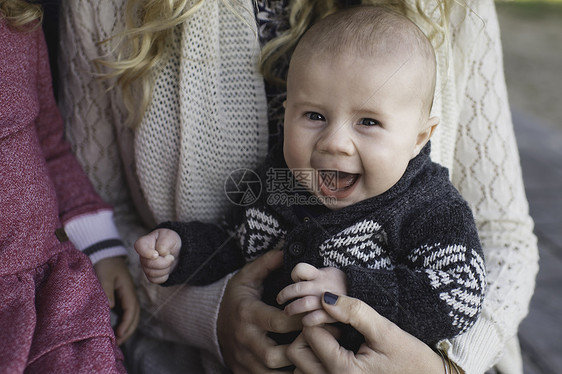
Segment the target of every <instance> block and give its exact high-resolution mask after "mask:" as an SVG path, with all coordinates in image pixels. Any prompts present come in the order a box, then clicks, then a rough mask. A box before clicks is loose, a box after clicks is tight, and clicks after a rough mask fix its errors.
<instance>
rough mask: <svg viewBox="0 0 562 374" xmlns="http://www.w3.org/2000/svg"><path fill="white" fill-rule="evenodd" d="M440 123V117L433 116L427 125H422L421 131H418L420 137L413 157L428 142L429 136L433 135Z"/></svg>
mask: <svg viewBox="0 0 562 374" xmlns="http://www.w3.org/2000/svg"><path fill="white" fill-rule="evenodd" d="M438 124H439V117H431V118H429V119H428V120H427V122H426V123H425V126H423V127H422V129H421V130H420V132H419V133H418V138H417V139H416V146H415V147H414V154H413V156H412V158H414V157H416V156H417V155H418V154H419V153H420V151H421V150H422V148H423V147H424V146H425V145H426V144H427V142H428V141H429V138H431V136H432V135H433V132H434V131H435V128H436V127H437V125H438Z"/></svg>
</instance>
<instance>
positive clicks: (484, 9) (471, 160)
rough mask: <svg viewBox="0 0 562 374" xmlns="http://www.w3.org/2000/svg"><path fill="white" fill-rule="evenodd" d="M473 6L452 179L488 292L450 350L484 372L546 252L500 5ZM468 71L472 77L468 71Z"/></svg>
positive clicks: (519, 313)
mask: <svg viewBox="0 0 562 374" xmlns="http://www.w3.org/2000/svg"><path fill="white" fill-rule="evenodd" d="M469 5H471V6H472V7H473V8H472V9H470V11H469V14H468V15H467V16H466V19H465V20H464V22H462V23H461V24H460V27H458V28H455V27H453V29H452V34H453V38H454V39H453V46H454V53H455V64H456V67H457V68H458V69H459V70H458V72H457V73H456V77H457V89H458V90H459V91H458V92H459V94H458V97H457V101H458V104H459V105H460V119H459V128H458V133H457V138H456V146H455V156H454V167H453V173H452V181H453V184H454V185H455V186H456V187H457V188H458V189H459V191H460V192H461V194H462V195H463V197H464V198H465V199H466V200H467V201H468V202H469V204H470V205H471V208H472V210H473V212H474V216H475V220H476V224H477V227H478V232H479V235H480V240H481V243H482V247H483V251H484V255H485V261H486V267H487V271H488V289H487V293H486V297H485V300H484V305H483V309H482V314H481V317H480V318H479V320H478V321H477V322H476V324H475V325H474V326H473V327H472V328H471V329H470V330H469V331H468V332H467V333H466V334H464V335H462V336H460V337H457V338H455V339H453V340H452V341H450V342H448V341H446V342H443V344H444V347H445V348H447V349H448V354H449V356H450V357H451V358H452V359H453V360H454V361H455V362H457V363H458V364H459V365H460V366H461V367H462V368H463V369H464V370H465V372H466V373H468V374H480V373H483V372H484V371H486V370H487V369H488V368H489V367H491V366H492V365H493V364H494V363H496V362H497V361H498V360H499V358H500V356H501V353H502V351H503V349H504V346H505V344H506V342H507V341H508V340H509V339H510V338H512V337H513V336H515V334H516V333H517V328H518V325H519V323H520V322H521V320H522V319H523V317H525V315H526V314H527V311H528V306H529V302H530V298H531V296H532V294H533V290H534V285H535V276H536V273H537V271H538V249H537V242H536V238H535V236H534V234H533V232H532V230H533V221H532V219H531V217H530V216H529V213H528V203H527V200H526V196H525V191H524V187H523V181H522V176H521V168H520V164H519V156H518V150H517V145H516V142H515V136H514V133H513V125H512V121H511V114H510V109H509V105H508V99H507V92H506V87H505V80H504V72H503V60H502V50H501V43H500V35H499V26H498V20H497V16H496V13H495V8H494V3H493V1H491V0H488V1H480V0H479V1H472V2H469ZM459 62H461V63H459ZM461 65H462V68H463V69H464V72H465V74H461V73H460V70H461V69H460V66H461ZM451 344H452V347H451Z"/></svg>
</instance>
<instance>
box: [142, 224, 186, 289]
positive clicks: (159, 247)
mask: <svg viewBox="0 0 562 374" xmlns="http://www.w3.org/2000/svg"><path fill="white" fill-rule="evenodd" d="M180 248H181V238H180V236H179V235H178V233H177V232H175V231H173V230H170V229H157V230H154V231H152V232H151V233H150V234H148V235H145V236H141V237H140V238H138V239H137V241H136V242H135V250H136V251H137V253H138V254H139V256H140V263H141V265H142V270H143V271H144V273H145V274H146V277H147V278H148V280H149V281H151V282H152V283H158V284H159V283H164V282H165V281H166V280H168V277H169V276H170V273H171V272H172V271H173V270H174V268H175V267H176V265H177V264H178V255H179V253H180Z"/></svg>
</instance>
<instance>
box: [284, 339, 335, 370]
mask: <svg viewBox="0 0 562 374" xmlns="http://www.w3.org/2000/svg"><path fill="white" fill-rule="evenodd" d="M287 356H288V357H289V359H290V360H291V362H292V363H293V365H295V366H296V370H295V373H302V374H317V373H318V374H320V373H325V372H326V369H325V368H324V366H323V365H322V363H321V362H320V361H319V360H318V358H317V357H316V355H315V354H314V352H313V351H312V349H311V348H310V345H309V344H308V343H307V341H306V339H305V337H304V335H303V334H300V335H299V336H298V337H297V338H296V339H295V340H294V341H293V343H291V345H290V346H289V348H288V349H287Z"/></svg>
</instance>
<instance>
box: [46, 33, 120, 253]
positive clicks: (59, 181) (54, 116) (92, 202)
mask: <svg viewBox="0 0 562 374" xmlns="http://www.w3.org/2000/svg"><path fill="white" fill-rule="evenodd" d="M36 35H37V37H36V43H37V50H38V55H37V69H36V72H37V95H38V102H39V115H38V116H37V120H36V122H35V127H36V130H37V135H38V137H39V142H40V143H41V148H42V150H43V154H44V156H45V161H46V163H47V168H48V170H49V174H50V177H51V180H52V182H53V184H54V187H55V191H56V194H57V200H58V204H59V216H60V219H61V222H62V223H63V224H64V225H65V230H66V231H67V234H68V236H69V238H70V240H71V241H72V242H73V243H74V245H75V246H76V247H77V248H78V249H79V250H81V251H84V252H85V253H86V254H88V255H89V256H90V258H91V259H92V262H96V261H98V260H100V259H102V258H106V257H113V256H119V255H126V250H125V248H124V247H123V245H122V243H121V240H120V238H119V235H118V234H117V230H116V229H115V226H114V224H113V220H112V210H111V207H110V206H109V205H108V204H106V203H105V202H104V201H103V200H102V199H101V198H100V196H99V195H98V194H97V193H96V192H95V191H94V188H93V187H92V185H91V183H90V180H89V179H88V177H87V176H86V174H85V173H84V172H83V170H82V168H81V166H80V164H79V163H78V161H77V160H76V157H75V156H74V154H73V153H72V150H71V148H70V144H69V143H68V142H67V141H66V140H65V139H64V135H63V122H62V117H61V115H60V113H59V110H58V107H57V105H56V102H55V99H54V96H53V89H52V83H51V73H50V67H49V62H48V61H49V60H48V56H47V47H46V44H45V40H44V37H43V33H42V32H40V29H38V30H37V31H36ZM102 253H103V254H102Z"/></svg>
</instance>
